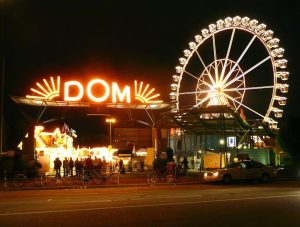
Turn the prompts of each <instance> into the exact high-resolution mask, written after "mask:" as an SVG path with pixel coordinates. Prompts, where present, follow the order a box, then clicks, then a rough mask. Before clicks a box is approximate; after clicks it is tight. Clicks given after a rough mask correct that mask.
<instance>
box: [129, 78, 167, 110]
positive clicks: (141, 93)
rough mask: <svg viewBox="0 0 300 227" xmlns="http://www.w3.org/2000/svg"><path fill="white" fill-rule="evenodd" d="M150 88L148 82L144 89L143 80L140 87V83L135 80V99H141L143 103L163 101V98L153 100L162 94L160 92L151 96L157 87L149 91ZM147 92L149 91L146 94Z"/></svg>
mask: <svg viewBox="0 0 300 227" xmlns="http://www.w3.org/2000/svg"><path fill="white" fill-rule="evenodd" d="M148 88H149V84H147V85H146V87H145V88H144V89H143V81H142V82H140V86H139V89H138V83H137V81H136V80H135V81H134V95H135V99H136V100H139V101H140V102H142V103H147V104H148V103H161V102H162V100H153V99H155V98H157V97H158V96H160V94H155V95H152V96H150V95H151V94H152V93H153V92H154V91H155V89H154V88H152V89H151V90H150V91H148ZM137 90H139V91H137ZM146 92H147V94H146V95H145V93H146ZM149 96H150V97H149Z"/></svg>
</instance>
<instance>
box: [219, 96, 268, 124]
mask: <svg viewBox="0 0 300 227" xmlns="http://www.w3.org/2000/svg"><path fill="white" fill-rule="evenodd" d="M224 96H225V97H227V98H229V99H230V100H232V101H233V102H236V103H238V104H239V105H241V106H243V107H245V108H246V109H248V110H250V111H251V112H253V113H255V114H257V115H258V116H260V117H262V118H265V116H264V115H262V114H260V113H258V112H257V111H255V110H253V109H251V108H250V107H248V106H246V105H244V104H243V103H241V102H239V101H237V100H235V99H234V98H232V97H231V96H229V95H227V94H224Z"/></svg>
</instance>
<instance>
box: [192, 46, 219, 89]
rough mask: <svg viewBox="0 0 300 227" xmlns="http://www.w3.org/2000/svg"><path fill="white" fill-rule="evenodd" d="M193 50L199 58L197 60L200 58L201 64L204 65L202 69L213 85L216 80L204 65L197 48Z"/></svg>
mask: <svg viewBox="0 0 300 227" xmlns="http://www.w3.org/2000/svg"><path fill="white" fill-rule="evenodd" d="M195 52H196V54H197V56H198V58H199V60H200V62H201V64H202V66H203V67H204V70H205V71H206V72H207V75H208V77H209V79H210V81H211V83H212V84H213V85H215V84H216V82H215V81H214V79H213V78H212V76H211V75H210V73H209V71H208V70H207V67H206V65H205V63H204V61H203V59H202V57H201V56H200V54H199V52H198V51H197V50H195Z"/></svg>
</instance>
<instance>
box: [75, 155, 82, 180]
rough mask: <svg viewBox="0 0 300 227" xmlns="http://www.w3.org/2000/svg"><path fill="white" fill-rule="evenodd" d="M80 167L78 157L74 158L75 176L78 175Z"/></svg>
mask: <svg viewBox="0 0 300 227" xmlns="http://www.w3.org/2000/svg"><path fill="white" fill-rule="evenodd" d="M81 168H82V165H81V161H80V160H79V159H78V158H76V160H75V171H76V176H77V177H79V176H80V172H81Z"/></svg>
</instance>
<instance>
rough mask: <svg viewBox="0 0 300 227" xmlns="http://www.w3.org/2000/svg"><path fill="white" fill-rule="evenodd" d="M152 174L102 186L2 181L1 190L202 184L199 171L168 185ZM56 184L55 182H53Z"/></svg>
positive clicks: (122, 178) (129, 175)
mask: <svg viewBox="0 0 300 227" xmlns="http://www.w3.org/2000/svg"><path fill="white" fill-rule="evenodd" d="M151 173H152V172H148V171H144V172H126V173H125V174H120V178H119V184H113V183H111V182H110V181H109V180H108V179H107V180H106V182H104V183H101V184H95V183H94V182H92V180H91V181H89V182H84V181H82V182H80V183H79V184H78V182H77V184H75V182H69V181H68V182H67V180H66V179H67V178H63V177H62V178H61V180H59V181H57V183H53V184H51V185H49V184H48V185H47V184H46V183H43V182H34V180H30V181H28V182H24V184H23V185H21V186H19V187H16V186H15V185H14V184H13V182H12V181H11V180H7V181H6V182H5V181H4V180H3V179H1V180H0V190H2V191H3V190H4V191H5V190H36V189H38V190H42V189H61V188H95V187H132V186H150V185H176V184H199V183H202V181H201V179H200V177H199V173H198V172H197V171H192V170H189V171H188V173H187V176H179V177H178V178H177V179H175V180H174V182H171V183H168V182H166V180H165V179H163V180H158V181H157V182H155V183H151V181H150V178H149V176H150V174H151ZM53 182H55V181H53Z"/></svg>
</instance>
